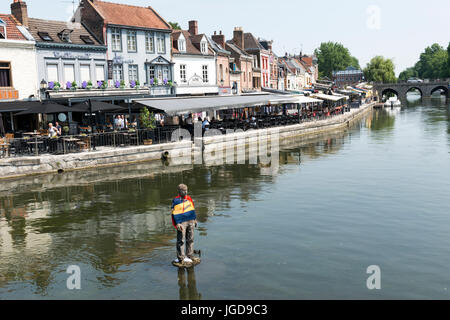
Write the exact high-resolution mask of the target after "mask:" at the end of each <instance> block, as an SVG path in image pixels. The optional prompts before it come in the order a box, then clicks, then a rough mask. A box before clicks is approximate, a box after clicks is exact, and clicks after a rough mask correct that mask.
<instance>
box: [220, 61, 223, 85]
mask: <svg viewBox="0 0 450 320" xmlns="http://www.w3.org/2000/svg"><path fill="white" fill-rule="evenodd" d="M219 72H220V81H222V82H223V65H222V64H220V65H219Z"/></svg>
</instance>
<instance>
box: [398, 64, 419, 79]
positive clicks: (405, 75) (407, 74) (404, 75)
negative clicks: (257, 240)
mask: <svg viewBox="0 0 450 320" xmlns="http://www.w3.org/2000/svg"><path fill="white" fill-rule="evenodd" d="M418 77H419V73H418V72H417V70H416V69H415V68H414V67H411V68H408V69H406V70H405V71H403V72H401V73H400V75H399V76H398V80H400V81H408V79H411V78H418Z"/></svg>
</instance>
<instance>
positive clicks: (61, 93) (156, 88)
mask: <svg viewBox="0 0 450 320" xmlns="http://www.w3.org/2000/svg"><path fill="white" fill-rule="evenodd" d="M173 92H174V87H173V86H172V85H153V86H145V87H135V88H129V87H128V88H126V87H122V88H120V87H119V88H115V87H106V88H104V89H98V88H95V89H93V88H92V89H87V88H86V89H82V88H77V89H60V90H55V89H53V90H48V89H47V90H45V93H46V97H47V98H49V99H76V98H87V97H93V98H96V97H118V98H120V97H124V98H125V97H140V96H166V95H172V94H173Z"/></svg>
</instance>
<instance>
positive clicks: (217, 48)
mask: <svg viewBox="0 0 450 320" xmlns="http://www.w3.org/2000/svg"><path fill="white" fill-rule="evenodd" d="M206 39H207V40H208V41H209V44H210V45H211V49H212V50H213V51H215V52H217V53H222V54H226V55H230V54H231V52H229V51H227V50H225V48H222V46H221V45H220V44H218V43H217V42H215V41H214V40H213V39H211V38H210V37H206Z"/></svg>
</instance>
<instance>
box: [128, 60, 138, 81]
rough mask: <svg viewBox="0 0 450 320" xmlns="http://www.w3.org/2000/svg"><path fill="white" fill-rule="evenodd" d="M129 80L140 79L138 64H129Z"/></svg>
mask: <svg viewBox="0 0 450 320" xmlns="http://www.w3.org/2000/svg"><path fill="white" fill-rule="evenodd" d="M128 80H129V81H138V80H139V77H138V66H137V64H130V65H129V66H128Z"/></svg>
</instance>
